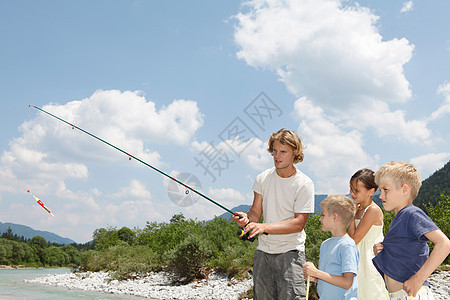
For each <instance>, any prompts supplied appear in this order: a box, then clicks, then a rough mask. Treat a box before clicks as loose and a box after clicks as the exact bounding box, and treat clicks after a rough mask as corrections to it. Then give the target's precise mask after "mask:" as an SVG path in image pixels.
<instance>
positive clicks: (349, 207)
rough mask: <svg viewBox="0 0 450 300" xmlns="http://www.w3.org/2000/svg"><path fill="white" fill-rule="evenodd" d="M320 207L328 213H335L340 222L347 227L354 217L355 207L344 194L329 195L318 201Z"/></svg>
mask: <svg viewBox="0 0 450 300" xmlns="http://www.w3.org/2000/svg"><path fill="white" fill-rule="evenodd" d="M320 208H321V209H322V210H323V209H325V210H326V211H327V212H328V213H329V214H334V213H335V214H337V215H338V216H339V219H340V220H341V222H342V224H345V227H346V228H347V227H348V225H350V222H351V221H352V220H353V218H354V217H355V213H356V207H355V204H354V203H353V201H352V200H351V199H350V198H349V197H347V196H345V195H330V196H328V197H326V198H325V199H323V200H322V202H320Z"/></svg>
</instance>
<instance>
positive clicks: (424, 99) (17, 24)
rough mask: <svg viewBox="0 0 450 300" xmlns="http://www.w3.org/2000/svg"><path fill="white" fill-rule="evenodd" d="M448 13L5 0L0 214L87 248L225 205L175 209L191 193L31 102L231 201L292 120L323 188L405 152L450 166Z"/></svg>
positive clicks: (409, 5) (334, 188) (367, 4)
mask: <svg viewBox="0 0 450 300" xmlns="http://www.w3.org/2000/svg"><path fill="white" fill-rule="evenodd" d="M449 10H450V3H449V2H448V1H444V0H442V1H431V2H429V1H427V2H425V1H387V0H386V1H359V2H358V3H356V2H354V1H325V0H315V1H303V0H302V1H297V0H296V1H291V0H288V1H248V2H237V1H222V2H217V1H191V2H185V1H163V2H161V1H20V0H19V1H0V39H1V43H2V47H0V66H1V68H0V82H1V89H0V99H1V101H2V104H3V106H2V109H1V117H2V127H1V130H0V142H1V146H2V148H1V149H0V174H1V176H0V178H1V179H2V180H1V181H0V205H1V207H2V210H1V212H0V221H1V222H12V223H18V224H24V225H28V226H31V227H33V228H35V229H39V230H48V231H52V232H55V233H57V234H59V235H61V236H64V237H69V238H72V239H74V240H75V241H77V242H86V241H88V240H90V239H91V237H92V232H93V231H94V230H95V229H97V228H101V227H108V226H115V227H118V228H121V227H122V226H127V227H130V228H133V227H139V228H143V227H144V226H145V224H146V221H156V222H167V221H168V220H169V219H170V217H171V216H172V215H174V214H176V213H183V214H184V215H185V216H186V217H188V218H196V219H198V220H208V219H211V218H213V217H214V216H215V215H220V214H222V213H223V212H224V210H222V209H221V208H219V207H217V206H216V205H214V204H212V203H210V202H209V201H207V200H205V199H203V198H199V197H194V196H193V195H191V194H188V195H187V196H186V197H187V198H186V199H185V200H188V202H183V203H181V202H178V200H177V199H178V198H177V197H179V199H184V198H183V195H186V194H185V193H184V190H183V189H181V188H180V190H179V191H178V190H176V191H175V194H174V193H173V189H178V187H173V186H172V185H170V184H169V182H170V180H167V179H166V178H165V177H164V176H162V175H160V174H158V173H157V172H155V171H153V170H151V169H150V168H147V167H145V166H143V165H142V164H139V163H138V162H136V161H134V160H131V161H129V160H128V159H127V157H126V156H125V155H123V154H121V153H119V152H118V151H116V150H114V149H112V148H109V147H108V146H106V145H104V144H102V143H100V142H98V141H96V140H94V139H92V138H91V137H89V136H87V135H85V134H83V133H81V132H79V131H77V130H72V129H71V128H70V127H69V126H67V125H65V124H63V123H62V122H59V121H57V120H55V119H53V118H51V117H49V116H46V115H43V114H42V113H39V112H38V111H37V110H35V109H33V108H29V107H28V105H29V104H32V105H36V106H38V107H42V108H43V109H45V110H47V111H49V112H51V113H53V114H55V115H58V116H59V117H61V118H63V119H66V120H67V121H69V122H71V123H74V124H76V125H78V126H79V127H81V128H83V129H85V130H87V131H89V132H91V133H93V134H95V135H97V136H99V137H101V138H103V139H105V140H107V141H108V142H110V143H112V144H114V145H116V146H118V147H120V148H122V149H123V150H125V151H127V152H129V153H131V154H133V155H134V156H136V157H138V158H140V159H142V160H144V161H146V162H147V163H149V164H150V165H152V166H154V167H157V168H159V169H160V170H162V171H163V172H165V173H168V174H170V175H171V176H177V175H178V176H182V178H184V179H186V180H188V182H187V183H188V184H192V185H195V187H197V186H198V187H199V189H200V190H201V192H202V193H204V194H205V195H207V196H209V197H210V198H212V199H214V200H215V201H217V202H219V203H221V204H222V205H224V206H225V207H227V208H230V209H231V208H233V207H235V206H238V205H240V204H251V202H252V190H251V186H252V184H253V180H254V178H255V176H256V175H257V174H258V173H259V172H261V171H262V170H264V169H266V168H268V167H271V166H272V161H271V156H270V155H269V153H267V151H266V150H265V149H266V143H267V139H268V137H269V135H270V133H271V132H274V131H276V130H278V129H280V128H283V127H285V128H289V129H292V130H295V131H296V132H297V133H298V134H299V135H300V137H301V138H302V140H303V142H304V144H305V145H306V147H307V148H306V149H305V160H304V161H303V162H302V163H300V164H298V165H297V167H298V168H299V169H300V170H302V171H303V172H304V173H306V174H307V175H309V176H310V177H311V178H312V179H313V181H314V183H315V188H316V193H317V194H330V193H343V194H345V193H348V179H349V178H350V176H351V175H352V174H353V173H354V172H355V171H357V170H358V169H360V168H364V167H368V168H372V169H373V170H376V169H377V168H378V167H379V166H381V165H382V164H383V163H385V162H387V161H391V160H405V161H409V162H412V163H413V164H415V166H416V167H417V168H418V169H419V171H420V172H421V175H422V177H423V179H425V178H427V177H428V176H429V175H431V174H432V173H433V172H434V171H436V170H438V169H439V168H441V167H443V165H444V164H445V163H446V162H447V161H448V160H449V159H450V147H449V143H450V142H449V141H450V136H449V135H450V134H449V130H448V128H449V127H450V121H449V113H450V82H449V79H450V71H449V70H450V59H449V54H450V53H449V52H450V36H449V32H448V28H449V21H448V18H446V12H448V11H449ZM237 132H239V134H237ZM28 189H30V190H31V191H32V192H33V193H34V194H35V195H36V196H38V197H40V198H41V199H42V201H43V202H44V203H45V204H46V205H47V206H48V207H49V208H50V209H51V210H52V212H53V213H54V215H55V217H52V216H50V215H48V214H47V213H46V212H45V211H44V210H42V209H41V208H40V207H39V206H38V205H37V204H36V203H35V201H34V200H33V199H32V197H30V195H29V194H27V193H26V191H27V190H28ZM168 189H169V191H170V192H168ZM178 192H179V194H177V193H178ZM174 195H175V196H174ZM191 196H192V198H191ZM190 201H191V202H192V203H191V202H190ZM189 204H192V205H189Z"/></svg>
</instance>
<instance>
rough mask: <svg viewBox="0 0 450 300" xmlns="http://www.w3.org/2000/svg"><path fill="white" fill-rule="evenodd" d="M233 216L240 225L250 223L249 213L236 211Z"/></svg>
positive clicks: (243, 225)
mask: <svg viewBox="0 0 450 300" xmlns="http://www.w3.org/2000/svg"><path fill="white" fill-rule="evenodd" d="M232 218H233V220H234V221H235V222H236V224H238V226H239V227H245V226H246V225H247V224H248V223H250V220H249V219H248V216H247V214H246V213H243V212H235V215H233V217H232Z"/></svg>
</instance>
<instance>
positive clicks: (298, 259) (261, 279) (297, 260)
mask: <svg viewBox="0 0 450 300" xmlns="http://www.w3.org/2000/svg"><path fill="white" fill-rule="evenodd" d="M304 263H305V252H303V251H297V250H292V251H288V252H286V253H280V254H269V253H265V252H262V251H260V250H256V252H255V259H254V262H253V299H254V300H276V299H278V300H294V299H295V300H298V299H305V298H306V283H305V278H304V277H303V268H302V265H303V264H304Z"/></svg>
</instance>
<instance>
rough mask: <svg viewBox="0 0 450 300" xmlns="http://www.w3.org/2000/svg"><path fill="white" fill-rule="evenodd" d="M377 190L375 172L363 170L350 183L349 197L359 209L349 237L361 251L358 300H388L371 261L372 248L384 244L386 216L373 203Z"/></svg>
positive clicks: (382, 283) (379, 276) (349, 231)
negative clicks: (384, 219)
mask: <svg viewBox="0 0 450 300" xmlns="http://www.w3.org/2000/svg"><path fill="white" fill-rule="evenodd" d="M377 189H378V186H377V184H376V183H375V177H374V172H373V171H372V170H369V169H361V170H359V171H358V172H356V173H355V174H354V175H353V176H352V178H351V179H350V195H351V196H352V198H353V202H354V203H355V205H356V215H355V218H354V219H353V221H352V222H351V223H350V226H349V228H348V234H349V235H350V237H352V238H353V240H354V241H355V244H356V246H357V247H358V250H359V255H360V260H359V267H358V276H357V278H358V299H359V300H365V299H389V294H388V292H387V290H386V288H385V286H384V280H383V278H382V277H381V275H380V274H379V273H378V271H377V270H376V269H375V267H374V265H373V263H372V258H373V257H374V254H373V245H375V244H376V243H379V242H382V241H383V212H382V211H381V208H380V207H379V206H378V205H377V204H375V203H374V202H373V201H372V195H373V194H374V193H375V191H376V190H377Z"/></svg>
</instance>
